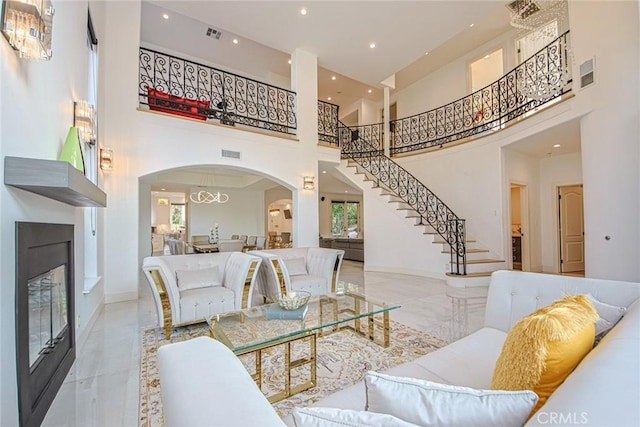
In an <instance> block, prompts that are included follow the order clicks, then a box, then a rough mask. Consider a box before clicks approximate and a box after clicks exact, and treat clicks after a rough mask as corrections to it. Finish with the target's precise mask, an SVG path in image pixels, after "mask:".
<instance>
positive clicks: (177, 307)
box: [142, 252, 262, 339]
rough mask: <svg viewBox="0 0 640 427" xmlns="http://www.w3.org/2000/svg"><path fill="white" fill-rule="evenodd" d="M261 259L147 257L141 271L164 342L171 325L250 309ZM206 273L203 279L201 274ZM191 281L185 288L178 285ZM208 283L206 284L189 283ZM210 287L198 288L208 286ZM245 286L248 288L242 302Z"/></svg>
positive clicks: (237, 256)
mask: <svg viewBox="0 0 640 427" xmlns="http://www.w3.org/2000/svg"><path fill="white" fill-rule="evenodd" d="M261 263H262V259H261V258H260V257H256V256H252V255H248V254H245V253H242V252H225V253H210V254H192V255H172V256H155V257H147V258H145V259H144V261H143V263H142V270H143V271H144V274H145V276H146V278H147V280H148V282H149V286H150V287H151V291H152V293H153V297H154V300H155V303H156V310H157V313H158V323H159V324H160V326H162V327H163V328H164V329H165V334H166V336H167V339H169V338H170V336H171V330H172V328H173V327H174V326H181V325H188V324H192V323H198V322H203V321H204V320H205V317H206V316H211V315H214V314H220V313H227V312H230V311H238V310H240V309H241V308H243V303H244V305H245V306H246V307H251V305H252V303H253V290H254V287H255V281H256V277H257V274H255V273H256V271H257V270H258V268H259V267H260V264H261ZM205 273H206V274H209V276H210V277H209V276H207V277H206V278H205V279H203V278H202V277H199V276H201V275H202V274H205ZM180 275H182V277H183V279H184V280H183V283H186V282H187V281H190V282H192V283H191V286H189V287H186V286H184V285H183V284H181V283H179V279H180V277H179V276H180ZM203 280H209V283H193V282H202V281H203ZM211 284H213V286H202V285H211ZM245 284H247V285H249V290H248V293H247V295H246V298H247V300H246V301H244V302H243V291H244V288H245Z"/></svg>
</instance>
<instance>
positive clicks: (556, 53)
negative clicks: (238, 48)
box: [507, 0, 572, 101]
mask: <svg viewBox="0 0 640 427" xmlns="http://www.w3.org/2000/svg"><path fill="white" fill-rule="evenodd" d="M507 7H508V8H509V9H510V11H511V25H512V26H513V27H515V28H518V36H517V39H518V40H519V43H520V45H519V46H518V49H519V50H521V51H522V52H523V53H526V55H533V56H531V57H530V58H527V59H524V58H522V60H523V62H522V63H521V64H520V65H519V66H518V68H517V69H516V86H517V88H518V91H519V92H520V93H521V94H522V95H523V96H524V97H525V98H528V99H533V100H536V101H545V100H549V99H552V98H554V97H556V96H557V94H558V93H562V90H563V87H564V86H565V85H566V84H567V83H568V82H569V81H570V80H571V63H572V61H571V57H572V55H571V49H570V47H571V46H570V45H569V43H568V40H569V39H568V35H567V36H566V37H564V36H563V37H560V38H559V37H558V36H559V33H560V32H564V31H565V30H566V29H568V22H569V21H568V6H567V1H566V0H516V1H514V2H512V3H509V4H508V5H507ZM539 49H540V50H539Z"/></svg>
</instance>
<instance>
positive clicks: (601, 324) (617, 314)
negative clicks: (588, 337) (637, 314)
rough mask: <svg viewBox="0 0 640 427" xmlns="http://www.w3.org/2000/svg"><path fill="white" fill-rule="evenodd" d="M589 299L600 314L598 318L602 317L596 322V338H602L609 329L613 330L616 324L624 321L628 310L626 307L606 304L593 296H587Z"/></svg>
mask: <svg viewBox="0 0 640 427" xmlns="http://www.w3.org/2000/svg"><path fill="white" fill-rule="evenodd" d="M587 298H589V299H590V300H591V303H593V306H594V307H595V308H596V311H597V312H598V316H600V318H599V319H598V321H597V322H596V337H600V338H602V337H603V336H604V335H605V334H606V333H607V332H609V329H611V328H613V327H614V326H615V325H616V323H618V322H619V321H620V319H622V316H624V314H625V313H626V312H627V309H626V307H618V306H615V305H611V304H607V303H604V302H602V301H600V300H598V299H597V298H596V297H594V296H593V295H591V294H587Z"/></svg>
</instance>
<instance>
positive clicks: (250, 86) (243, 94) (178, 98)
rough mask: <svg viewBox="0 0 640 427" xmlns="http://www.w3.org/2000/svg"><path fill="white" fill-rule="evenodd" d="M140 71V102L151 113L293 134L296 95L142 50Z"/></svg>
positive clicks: (148, 50)
mask: <svg viewBox="0 0 640 427" xmlns="http://www.w3.org/2000/svg"><path fill="white" fill-rule="evenodd" d="M138 68H139V84H138V98H139V102H140V104H142V105H148V106H149V107H150V108H151V109H154V110H159V111H163V112H168V113H173V114H178V115H181V116H187V117H191V118H196V119H201V120H205V119H215V120H219V121H220V123H222V124H226V125H232V126H233V125H235V124H241V125H246V126H251V127H256V128H260V129H265V130H270V131H275V132H280V133H286V134H295V133H296V125H297V123H296V110H295V105H296V94H295V92H292V91H290V90H287V89H282V88H279V87H276V86H272V85H269V84H266V83H262V82H259V81H256V80H252V79H248V78H246V77H242V76H238V75H236V74H233V73H229V72H227V71H222V70H218V69H216V68H212V67H209V66H206V65H202V64H199V63H197V62H193V61H188V60H186V59H182V58H177V57H175V56H171V55H168V54H166V53H161V52H157V51H154V50H151V49H146V48H142V47H141V48H140V55H139V67H138Z"/></svg>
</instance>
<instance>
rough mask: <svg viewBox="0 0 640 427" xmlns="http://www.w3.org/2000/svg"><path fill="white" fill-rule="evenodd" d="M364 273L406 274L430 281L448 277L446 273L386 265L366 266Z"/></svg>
mask: <svg viewBox="0 0 640 427" xmlns="http://www.w3.org/2000/svg"><path fill="white" fill-rule="evenodd" d="M363 269H364V271H371V272H377V273H394V274H406V275H408V276H420V277H428V278H430V279H438V280H446V278H447V276H445V274H444V273H437V272H433V271H426V270H415V269H412V268H403V267H392V266H386V265H369V264H367V263H365V264H364V268H363Z"/></svg>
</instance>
